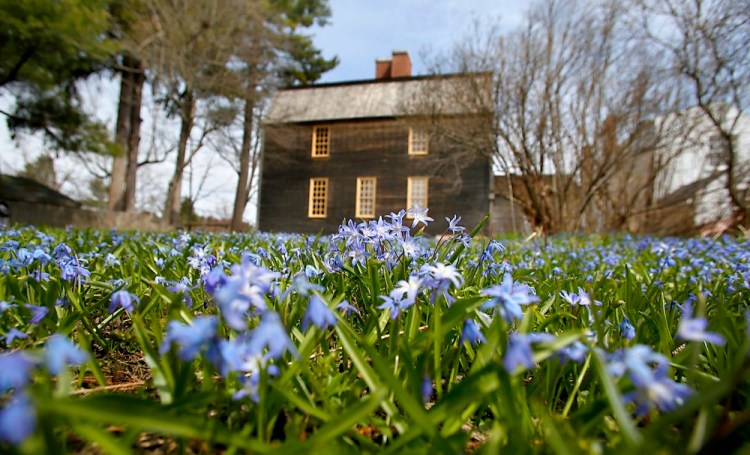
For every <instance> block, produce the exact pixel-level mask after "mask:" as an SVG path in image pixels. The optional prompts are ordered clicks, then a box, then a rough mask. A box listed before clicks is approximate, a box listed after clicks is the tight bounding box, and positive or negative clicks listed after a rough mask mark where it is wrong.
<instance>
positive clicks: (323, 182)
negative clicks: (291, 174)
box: [307, 178, 328, 218]
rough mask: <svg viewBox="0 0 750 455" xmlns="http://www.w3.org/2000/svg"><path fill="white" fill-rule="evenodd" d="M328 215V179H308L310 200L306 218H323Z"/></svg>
mask: <svg viewBox="0 0 750 455" xmlns="http://www.w3.org/2000/svg"><path fill="white" fill-rule="evenodd" d="M327 213H328V179H327V178H312V179H310V199H309V201H308V208H307V216H309V217H310V218H325V217H326V215H327Z"/></svg>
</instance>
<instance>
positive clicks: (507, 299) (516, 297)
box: [481, 272, 539, 324]
mask: <svg viewBox="0 0 750 455" xmlns="http://www.w3.org/2000/svg"><path fill="white" fill-rule="evenodd" d="M530 292H531V288H529V287H528V286H527V285H525V284H522V283H515V282H513V278H512V277H511V275H510V273H507V272H506V273H505V276H504V277H503V283H502V284H499V285H495V286H492V287H489V288H487V289H484V290H482V292H481V294H482V295H484V296H487V297H491V299H490V300H488V301H486V302H485V303H484V304H482V307H481V308H482V309H483V310H486V309H489V308H496V310H497V311H498V312H499V313H500V316H501V317H502V318H503V319H504V320H505V322H506V323H508V324H511V323H513V321H515V320H519V319H521V318H522V317H523V311H522V310H521V306H522V305H528V304H530V303H534V302H538V301H539V297H537V296H535V295H534V294H531V293H530Z"/></svg>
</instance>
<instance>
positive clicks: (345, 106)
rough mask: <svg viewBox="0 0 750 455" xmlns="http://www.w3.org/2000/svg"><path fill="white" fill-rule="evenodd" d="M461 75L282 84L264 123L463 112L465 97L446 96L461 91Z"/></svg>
mask: <svg viewBox="0 0 750 455" xmlns="http://www.w3.org/2000/svg"><path fill="white" fill-rule="evenodd" d="M466 80H467V77H466V76H461V75H445V76H421V77H409V78H400V79H387V80H370V81H357V82H345V83H334V84H320V85H313V86H308V87H294V88H287V89H282V90H279V91H278V92H276V93H275V94H274V96H273V98H272V100H271V105H270V106H269V108H268V112H267V113H266V117H265V121H264V123H266V124H277V123H304V122H326V121H335V120H352V119H365V118H394V117H403V116H406V115H415V114H426V113H428V112H419V111H425V110H429V111H430V113H435V112H436V111H439V113H440V114H441V115H461V114H468V113H469V112H466V107H465V106H466V104H465V103H456V102H450V100H451V99H455V96H457V95H458V94H460V93H462V92H465V91H467V87H466V85H465V84H466ZM436 94H439V95H438V96H436ZM427 100H429V101H427ZM418 105H420V106H427V105H429V107H424V108H422V109H420V108H417V107H416V106H418Z"/></svg>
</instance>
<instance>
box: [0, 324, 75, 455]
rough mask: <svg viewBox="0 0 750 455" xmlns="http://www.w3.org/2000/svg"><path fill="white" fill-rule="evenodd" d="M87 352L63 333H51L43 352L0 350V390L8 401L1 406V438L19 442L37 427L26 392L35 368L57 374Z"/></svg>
mask: <svg viewBox="0 0 750 455" xmlns="http://www.w3.org/2000/svg"><path fill="white" fill-rule="evenodd" d="M88 359H89V355H88V354H87V353H86V352H84V351H82V350H81V349H80V348H79V347H77V346H76V345H74V344H73V343H72V342H71V341H70V340H69V339H68V338H67V337H65V336H64V335H59V334H56V335H52V336H51V337H50V338H49V339H48V340H47V342H46V343H45V345H44V349H43V350H42V352H40V353H39V352H30V351H13V352H9V353H5V354H0V394H5V395H9V396H7V397H6V399H7V404H6V406H5V407H4V408H3V409H2V410H0V441H3V442H7V443H10V444H14V445H18V444H20V443H22V442H23V441H24V440H25V439H26V438H27V437H28V436H29V435H30V434H31V433H32V432H33V431H34V429H35V428H36V411H35V409H34V406H33V403H32V399H31V397H30V396H29V394H27V393H26V392H25V390H26V388H27V387H28V386H29V384H30V383H31V376H32V374H33V372H34V370H36V369H38V368H39V367H43V368H45V369H46V371H47V372H49V373H50V374H52V375H59V374H60V373H62V371H63V370H64V369H65V367H66V366H67V365H79V364H81V363H83V362H85V361H87V360H88Z"/></svg>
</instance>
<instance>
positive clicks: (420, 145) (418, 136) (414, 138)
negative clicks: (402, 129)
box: [409, 128, 430, 155]
mask: <svg viewBox="0 0 750 455" xmlns="http://www.w3.org/2000/svg"><path fill="white" fill-rule="evenodd" d="M429 146H430V136H429V134H427V132H426V131H422V130H418V129H414V128H409V155H427V151H428V150H429Z"/></svg>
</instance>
